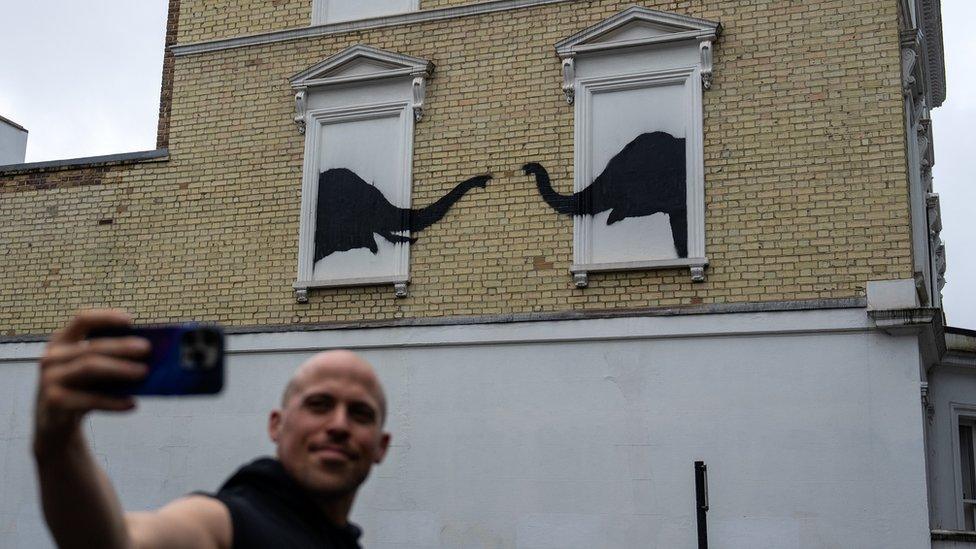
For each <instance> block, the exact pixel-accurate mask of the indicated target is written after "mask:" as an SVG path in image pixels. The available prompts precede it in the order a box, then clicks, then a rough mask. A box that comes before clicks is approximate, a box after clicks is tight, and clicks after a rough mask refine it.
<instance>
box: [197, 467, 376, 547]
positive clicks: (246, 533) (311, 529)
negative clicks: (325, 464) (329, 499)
mask: <svg viewBox="0 0 976 549" xmlns="http://www.w3.org/2000/svg"><path fill="white" fill-rule="evenodd" d="M211 497H214V498H216V499H217V500H219V501H221V502H222V503H223V504H224V505H226V506H227V508H228V509H229V510H230V518H231V523H232V525H233V529H234V540H233V547H234V549H251V548H254V549H259V548H260V549H266V548H268V547H282V548H296V549H305V548H309V549H311V548H316V549H360V547H359V541H358V540H359V536H360V534H361V531H360V530H359V528H358V527H356V526H355V525H353V524H349V525H347V526H344V527H341V526H336V525H334V524H332V523H330V522H329V521H328V520H327V519H326V518H325V517H324V516H323V515H322V512H321V511H320V510H319V507H318V506H317V505H316V504H315V502H314V501H313V500H312V498H311V497H309V495H308V494H307V493H306V492H305V491H304V490H303V489H302V488H301V487H300V486H299V485H298V484H297V483H296V482H295V481H294V480H293V479H292V478H291V477H290V476H289V475H288V474H287V473H286V472H285V469H284V467H282V465H281V463H279V462H278V461H277V460H275V459H271V458H261V459H258V460H256V461H254V462H252V463H250V464H248V465H245V466H244V467H241V468H240V469H238V471H237V472H236V473H234V475H233V476H232V477H230V479H228V480H227V482H225V483H224V485H223V486H221V487H220V490H219V491H218V492H217V494H216V495H211Z"/></svg>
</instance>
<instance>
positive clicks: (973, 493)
mask: <svg viewBox="0 0 976 549" xmlns="http://www.w3.org/2000/svg"><path fill="white" fill-rule="evenodd" d="M953 416H954V419H955V422H954V423H955V424H956V430H957V433H958V438H957V439H956V440H955V442H956V445H955V446H956V452H955V460H956V501H957V519H958V522H957V524H958V526H957V527H958V528H960V529H963V530H966V531H968V532H973V531H976V451H974V448H976V447H974V443H976V408H972V407H963V406H959V405H955V404H954V405H953Z"/></svg>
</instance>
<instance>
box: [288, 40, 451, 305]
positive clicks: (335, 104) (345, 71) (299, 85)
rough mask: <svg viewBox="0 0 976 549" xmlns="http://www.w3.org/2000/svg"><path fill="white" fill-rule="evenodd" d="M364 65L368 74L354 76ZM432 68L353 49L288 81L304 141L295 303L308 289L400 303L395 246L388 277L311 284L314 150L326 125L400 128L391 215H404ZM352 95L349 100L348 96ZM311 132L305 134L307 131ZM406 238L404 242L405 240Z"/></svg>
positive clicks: (403, 274) (403, 279) (401, 280)
mask: <svg viewBox="0 0 976 549" xmlns="http://www.w3.org/2000/svg"><path fill="white" fill-rule="evenodd" d="M359 62H365V63H367V64H368V65H369V70H367V71H360V70H354V69H355V67H356V64H357V63H359ZM351 68H352V70H353V71H352V72H349V71H350V70H351ZM433 69H434V65H433V64H432V63H431V62H430V61H427V60H425V59H420V58H416V57H411V56H407V55H402V54H398V53H394V52H389V51H384V50H380V49H377V48H372V47H370V46H365V45H362V44H357V45H355V46H351V47H349V48H346V49H345V50H343V51H341V52H339V53H337V54H335V55H333V56H331V57H329V58H327V59H325V60H323V61H321V62H319V63H317V64H315V65H313V66H312V67H309V68H308V69H306V70H304V71H302V72H300V73H298V74H296V75H295V76H293V77H292V78H291V79H290V80H289V81H290V83H291V86H292V88H293V89H294V90H295V92H296V93H295V110H296V113H295V117H294V121H295V123H296V124H297V125H298V131H299V133H301V134H304V135H305V149H304V159H303V170H302V174H303V175H302V202H301V212H300V223H299V234H298V268H297V271H298V272H297V280H296V282H295V283H294V284H293V288H294V290H295V298H296V300H297V301H298V302H299V303H307V302H308V292H309V290H310V289H314V288H330V287H339V286H365V285H378V284H392V285H393V286H394V292H395V295H396V296H397V297H406V295H407V283H408V282H409V279H410V272H409V270H410V246H409V245H408V244H402V245H398V246H397V249H398V250H399V251H398V255H397V257H396V259H395V260H394V263H395V266H394V272H393V273H392V274H384V275H382V276H362V277H346V278H334V279H328V280H314V270H315V265H314V247H315V219H316V210H317V207H318V184H319V177H320V173H319V171H320V170H319V167H320V158H319V148H320V134H321V129H322V128H323V127H324V126H327V125H329V124H338V123H343V122H354V121H357V120H369V119H377V118H387V117H390V118H393V117H396V118H398V119H399V121H400V131H401V132H402V134H401V140H400V143H401V144H402V145H401V149H402V150H400V151H399V155H400V162H402V164H401V165H400V174H401V177H400V180H399V181H398V182H397V183H398V184H397V186H396V188H397V189H398V192H397V194H396V196H391V197H388V199H390V201H391V202H392V203H394V204H395V205H396V206H397V207H401V208H410V207H411V187H412V179H413V177H412V169H413V133H414V127H415V124H416V123H418V122H420V120H421V119H422V118H423V114H424V108H425V104H424V102H425V97H426V90H427V79H428V78H429V77H430V74H431V72H432V71H433ZM351 90H354V91H355V93H350V91H351ZM308 130H311V131H308ZM406 236H409V235H406Z"/></svg>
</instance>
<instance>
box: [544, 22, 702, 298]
mask: <svg viewBox="0 0 976 549" xmlns="http://www.w3.org/2000/svg"><path fill="white" fill-rule="evenodd" d="M631 25H634V26H635V27H632V28H637V29H642V28H643V29H644V30H638V32H637V33H629V34H628V31H627V29H628V27H630V26H631ZM618 31H621V32H622V33H623V34H620V33H618ZM720 31H721V25H720V24H719V23H717V22H714V21H708V20H705V19H698V18H694V17H688V16H685V15H681V14H676V13H670V12H663V11H657V10H652V9H648V8H644V7H641V6H634V7H631V8H628V9H626V10H624V11H622V12H620V13H618V14H616V15H614V16H611V17H609V18H607V19H605V20H604V21H602V22H600V23H597V24H596V25H593V26H591V27H588V28H586V29H584V30H582V31H580V32H578V33H576V34H574V35H572V36H570V37H568V38H566V39H564V40H561V41H560V42H559V43H557V44H556V54H557V55H558V56H559V57H560V59H561V60H562V73H563V85H562V89H563V92H564V93H565V95H566V100H567V101H568V102H569V103H575V104H576V106H575V113H574V114H575V134H574V135H575V155H574V158H575V161H576V165H575V175H574V180H573V186H574V192H579V191H581V190H583V189H584V188H585V187H586V186H587V185H588V184H589V183H590V181H589V177H588V175H589V174H590V173H591V172H590V166H589V159H590V158H591V157H592V155H591V152H592V151H591V148H592V144H591V143H589V139H588V135H589V129H590V128H591V127H592V125H593V121H592V118H591V117H592V100H593V95H594V94H596V93H604V92H611V91H617V90H625V89H640V88H648V87H654V86H663V85H668V84H675V83H683V84H684V86H685V87H686V95H687V98H688V99H687V100H688V104H687V105H686V115H687V120H686V126H685V137H684V138H685V151H686V154H685V168H686V192H687V197H688V198H687V204H686V206H687V219H688V254H687V257H684V258H672V259H649V260H643V261H620V262H612V263H594V262H593V261H592V256H593V250H592V249H591V246H590V240H591V239H590V232H591V230H592V229H591V228H590V227H589V226H588V225H591V224H592V223H593V219H582V218H581V217H580V216H576V217H575V218H574V223H573V265H572V266H571V267H570V271H571V272H572V274H573V278H574V281H575V283H576V286H578V287H586V286H587V285H588V284H589V281H588V272H590V271H625V270H638V269H640V270H644V269H661V268H674V267H687V268H689V269H690V271H691V279H692V281H694V282H702V281H704V280H705V267H706V266H707V265H708V258H707V257H706V255H705V175H704V174H705V165H704V137H703V135H704V123H703V118H704V116H703V101H702V94H703V92H704V90H706V89H709V88H710V87H711V83H712V44H713V42H714V41H715V40H716V39H717V37H718V34H719V33H720ZM634 52H640V55H641V56H646V57H645V59H647V58H655V59H656V61H655V63H653V65H654V66H653V68H651V67H648V66H644V65H645V63H643V62H642V63H640V64H638V66H636V67H635V68H634V69H632V70H620V69H618V68H615V67H616V65H614V63H615V59H628V60H630V59H632V57H628V56H631V55H632V54H634ZM592 54H598V55H592ZM617 54H620V57H619V58H618V57H617ZM670 55H675V56H677V57H675V58H673V59H672V58H670V57H667V56H670ZM655 56H658V57H655ZM691 58H694V59H696V60H697V62H696V63H694V64H693V65H690V66H689V65H688V63H689V61H690V59H691ZM682 59H683V61H682ZM658 61H660V62H658ZM672 61H673V62H672ZM625 62H629V61H625ZM577 63H579V64H580V68H583V64H586V65H587V66H589V67H590V68H589V69H588V70H586V71H580V72H583V73H587V74H588V73H591V72H595V73H598V74H600V76H594V77H587V76H584V77H577ZM604 63H606V65H605V67H606V68H605V69H599V70H594V69H593V67H600V66H603V64H604ZM642 68H643V71H642V70H641V69H642ZM577 96H578V97H577Z"/></svg>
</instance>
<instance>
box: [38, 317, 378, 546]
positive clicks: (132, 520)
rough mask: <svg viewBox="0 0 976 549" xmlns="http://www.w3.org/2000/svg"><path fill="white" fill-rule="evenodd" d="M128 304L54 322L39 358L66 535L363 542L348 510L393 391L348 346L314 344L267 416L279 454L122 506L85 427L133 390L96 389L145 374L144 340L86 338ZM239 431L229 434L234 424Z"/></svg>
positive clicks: (191, 542) (173, 541)
mask: <svg viewBox="0 0 976 549" xmlns="http://www.w3.org/2000/svg"><path fill="white" fill-rule="evenodd" d="M130 323H131V319H130V318H129V316H128V315H126V314H125V313H123V312H121V311H113V310H92V311H84V312H81V313H79V314H78V315H77V316H75V317H74V318H73V319H72V320H71V321H70V322H69V323H68V325H67V326H66V327H65V328H63V329H62V330H60V331H58V332H56V333H55V334H54V335H53V336H52V337H51V340H50V342H49V343H48V345H47V347H46V349H45V351H44V355H43V357H42V358H41V363H40V378H39V382H38V396H37V408H36V411H35V427H34V456H35V459H36V461H37V469H38V476H39V479H40V487H41V500H42V504H43V508H44V516H45V518H46V519H47V523H48V527H49V528H50V530H51V533H52V534H53V535H54V538H55V540H57V542H58V545H59V546H61V547H83V548H92V547H110V548H116V547H119V548H130V547H188V548H190V547H200V548H225V547H226V548H230V547H235V548H238V547H326V548H328V547H337V548H347V547H348V548H358V547H359V545H358V542H357V538H358V536H359V531H358V529H357V528H356V527H355V526H354V525H352V524H350V523H349V522H348V516H349V511H350V509H351V507H352V504H353V499H354V497H355V495H356V491H357V489H358V488H359V486H360V485H361V484H362V483H363V481H365V480H366V477H367V475H368V474H369V470H370V468H371V467H372V465H373V464H374V463H380V462H381V461H382V460H383V456H384V455H385V454H386V450H387V448H388V446H389V443H390V435H389V434H388V433H385V432H384V431H383V423H384V420H385V415H386V399H385V397H384V395H383V389H382V387H381V386H380V382H379V380H378V379H377V377H376V374H375V373H374V372H373V369H372V367H370V365H369V364H368V363H366V362H365V361H364V360H363V359H361V358H359V357H358V356H356V355H355V354H353V353H352V352H349V351H329V352H325V353H319V354H317V355H315V356H313V357H312V358H310V359H309V360H308V361H306V362H305V363H304V364H302V365H301V366H300V367H299V368H298V369H297V370H296V372H295V374H294V375H293V377H292V378H291V380H290V381H289V382H288V385H287V387H286V388H285V391H284V394H283V395H282V400H281V408H280V409H276V410H273V411H272V412H271V414H270V417H269V420H268V434H269V435H270V437H271V440H272V441H274V443H275V444H276V446H277V458H278V459H277V460H272V459H262V460H257V461H255V462H254V463H251V464H250V465H247V466H245V467H243V468H241V469H240V470H239V471H238V472H237V473H236V474H235V475H234V476H233V477H231V479H230V480H228V481H227V483H226V484H225V485H224V486H223V487H222V488H221V489H220V491H219V492H218V493H217V494H216V495H213V496H209V495H202V494H196V495H190V496H187V497H183V498H180V499H177V500H175V501H173V502H171V503H169V504H167V505H166V506H164V507H162V508H161V509H159V510H157V511H154V512H145V513H123V511H122V509H121V506H120V504H119V500H118V498H117V496H116V494H115V492H114V490H113V488H112V485H111V483H110V482H109V480H108V477H107V476H106V474H105V472H104V471H103V470H102V469H101V468H100V467H99V466H98V465H97V464H96V462H95V460H94V458H93V456H92V454H91V451H90V449H89V448H88V444H87V441H86V440H85V437H84V434H83V432H82V428H81V427H82V420H83V419H84V417H85V415H86V414H87V413H88V412H91V411H92V410H103V411H124V410H131V409H132V408H134V407H135V401H134V400H133V399H132V398H131V397H117V396H112V395H107V394H101V393H98V392H96V391H94V390H93V387H95V386H97V385H98V384H99V383H104V382H107V381H127V380H138V379H140V378H141V377H142V376H144V375H145V374H146V365H145V364H143V363H141V362H140V360H142V359H144V358H145V357H146V356H147V353H148V351H149V343H148V342H147V341H146V340H144V339H142V338H136V337H125V338H104V339H94V340H86V339H85V336H86V335H87V334H88V333H89V332H90V331H91V330H93V329H95V328H102V327H111V326H128V325H129V324H130ZM230 436H232V435H230Z"/></svg>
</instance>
